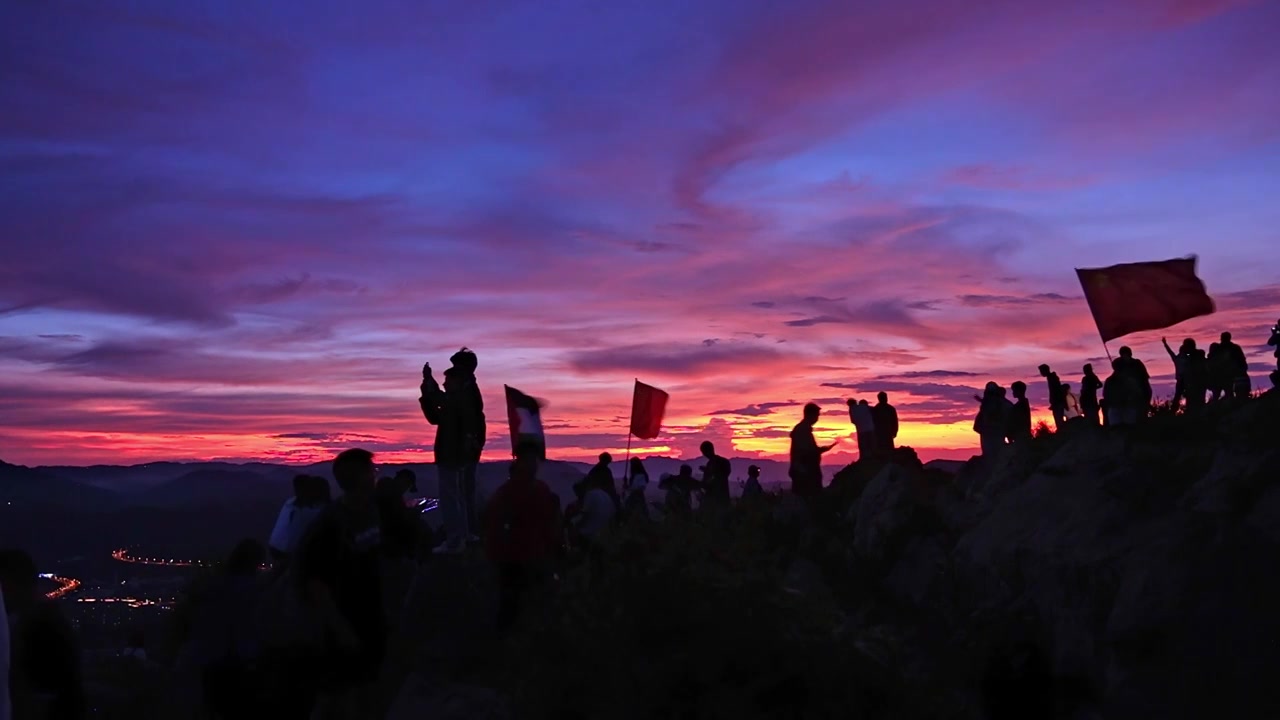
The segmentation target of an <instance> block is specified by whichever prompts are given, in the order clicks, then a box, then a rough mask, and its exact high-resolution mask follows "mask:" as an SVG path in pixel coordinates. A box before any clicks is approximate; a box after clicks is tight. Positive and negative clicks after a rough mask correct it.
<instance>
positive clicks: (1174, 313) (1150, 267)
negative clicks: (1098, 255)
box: [1076, 255, 1214, 342]
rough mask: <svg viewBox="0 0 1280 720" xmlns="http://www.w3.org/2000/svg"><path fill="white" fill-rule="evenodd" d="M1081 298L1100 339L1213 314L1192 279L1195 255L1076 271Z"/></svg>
mask: <svg viewBox="0 0 1280 720" xmlns="http://www.w3.org/2000/svg"><path fill="white" fill-rule="evenodd" d="M1076 275H1078V276H1079V277H1080V286H1081V287H1083V288H1084V299H1085V301H1086V302H1088V303H1089V310H1090V311H1091V312H1093V320H1094V322H1096V323H1097V324H1098V333H1099V334H1100V335H1102V341H1103V342H1107V341H1108V340H1114V339H1116V338H1118V337H1122V336H1124V335H1128V334H1129V333H1134V332H1138V331H1140V330H1159V329H1161V328H1167V327H1169V326H1171V325H1177V324H1178V323H1180V322H1182V321H1183V320H1190V319H1191V318H1194V317H1200V316H1202V315H1209V314H1211V313H1213V311H1214V307H1213V298H1211V297H1209V294H1208V293H1207V292H1205V289H1204V282H1202V281H1201V280H1200V278H1199V277H1197V276H1196V258H1195V256H1194V255H1193V256H1191V257H1187V258H1179V259H1177V260H1161V261H1158V262H1139V263H1125V264H1123V265H1112V266H1111V267H1105V268H1083V269H1082V268H1077V269H1076Z"/></svg>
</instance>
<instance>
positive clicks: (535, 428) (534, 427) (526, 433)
mask: <svg viewBox="0 0 1280 720" xmlns="http://www.w3.org/2000/svg"><path fill="white" fill-rule="evenodd" d="M502 387H503V389H504V390H506V392H507V424H508V425H509V426H510V427H511V453H512V454H513V455H514V454H515V451H516V445H518V444H520V443H521V442H523V441H532V442H534V443H536V444H537V445H538V446H539V447H540V448H541V450H542V455H543V457H545V456H546V450H547V439H546V436H545V435H544V434H543V432H542V403H540V402H538V400H537V399H536V398H533V397H531V396H529V395H526V394H524V393H522V392H520V391H519V390H517V389H515V388H513V387H511V386H510V385H503V386H502Z"/></svg>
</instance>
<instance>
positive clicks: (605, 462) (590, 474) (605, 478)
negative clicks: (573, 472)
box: [587, 452, 622, 516]
mask: <svg viewBox="0 0 1280 720" xmlns="http://www.w3.org/2000/svg"><path fill="white" fill-rule="evenodd" d="M612 465H613V456H612V455H610V454H609V453H607V452H606V453H600V457H599V460H598V462H596V464H595V466H594V467H592V468H591V469H590V470H588V471H587V482H588V484H589V486H591V487H597V488H599V489H600V490H602V491H603V492H604V493H605V494H606V495H608V496H609V499H610V500H611V501H612V502H613V512H614V515H616V516H621V515H622V498H620V497H619V496H618V486H617V485H616V484H615V483H614V480H613V468H612Z"/></svg>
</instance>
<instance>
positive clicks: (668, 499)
mask: <svg viewBox="0 0 1280 720" xmlns="http://www.w3.org/2000/svg"><path fill="white" fill-rule="evenodd" d="M697 486H698V480H697V478H695V477H694V476H693V468H692V467H691V466H689V465H681V466H680V472H679V473H678V474H676V475H669V476H667V477H665V478H663V479H662V480H661V481H660V482H659V483H658V487H660V488H662V489H663V490H665V491H666V495H665V496H664V498H663V501H664V505H665V507H666V511H667V512H668V513H671V514H674V515H679V514H682V513H688V512H689V511H690V510H692V509H693V502H692V500H691V496H692V495H693V491H694V489H695V488H697Z"/></svg>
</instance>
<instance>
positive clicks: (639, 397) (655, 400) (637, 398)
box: [631, 380, 670, 440]
mask: <svg viewBox="0 0 1280 720" xmlns="http://www.w3.org/2000/svg"><path fill="white" fill-rule="evenodd" d="M669 397H670V396H669V395H667V394H666V393H665V392H663V391H662V390H659V389H658V388H656V387H653V386H652V385H645V384H644V383H642V382H640V381H639V380H637V381H636V391H635V394H634V395H632V396H631V434H632V435H635V436H636V437H638V438H640V439H642V440H652V439H653V438H656V437H658V433H660V432H662V415H663V413H665V412H666V411H667V399H668V398H669Z"/></svg>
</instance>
